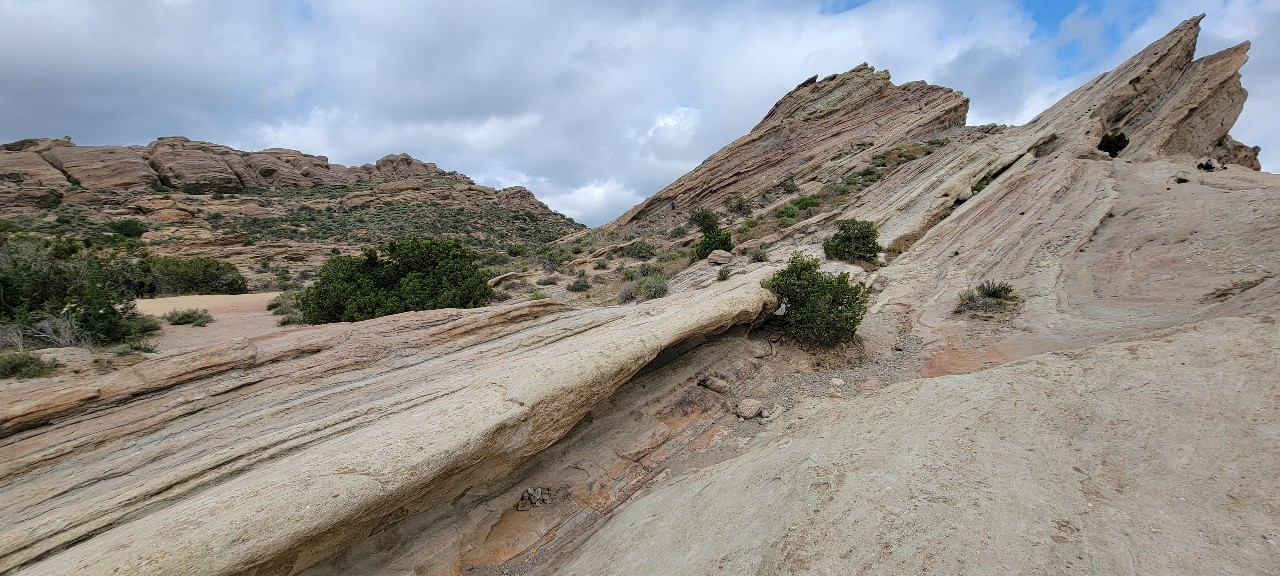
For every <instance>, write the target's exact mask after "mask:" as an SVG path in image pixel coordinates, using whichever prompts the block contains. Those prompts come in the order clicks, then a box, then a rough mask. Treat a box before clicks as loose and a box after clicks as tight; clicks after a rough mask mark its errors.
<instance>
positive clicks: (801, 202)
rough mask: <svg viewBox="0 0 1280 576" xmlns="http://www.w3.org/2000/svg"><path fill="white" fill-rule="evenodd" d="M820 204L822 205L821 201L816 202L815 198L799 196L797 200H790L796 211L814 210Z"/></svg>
mask: <svg viewBox="0 0 1280 576" xmlns="http://www.w3.org/2000/svg"><path fill="white" fill-rule="evenodd" d="M820 204H822V201H820V200H818V198H817V197H816V196H800V197H799V198H793V199H792V200H791V205H792V206H795V207H796V209H798V210H808V209H810V208H816V207H818V205H820Z"/></svg>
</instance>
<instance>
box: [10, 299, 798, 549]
mask: <svg viewBox="0 0 1280 576" xmlns="http://www.w3.org/2000/svg"><path fill="white" fill-rule="evenodd" d="M758 281H759V279H758V278H754V279H743V280H742V281H739V282H726V283H724V284H725V286H723V287H721V288H720V289H719V290H716V291H715V292H714V293H713V294H698V295H697V297H694V296H692V295H690V296H687V297H684V298H672V299H666V300H664V301H661V302H654V303H650V304H646V305H639V306H627V307H616V308H605V309H589V310H579V311H570V310H565V309H563V308H562V307H561V306H559V305H556V304H553V303H543V302H533V303H526V304H523V305H516V306H509V307H499V308H489V309H481V310H469V311H461V310H442V311H436V312H423V313H411V314H402V315H398V316H394V317H388V318H384V319H379V320H374V321H368V322H364V323H359V324H354V325H346V324H341V325H328V326H323V327H316V328H311V329H301V330H296V331H291V332H285V333H277V334H273V335H270V336H266V337H262V338H258V339H248V340H245V339H238V340H234V341H231V342H229V343H227V344H226V345H223V346H216V347H209V348H202V349H196V350H191V351H182V352H175V353H173V354H171V355H167V356H165V357H162V358H159V359H156V360H152V361H148V362H144V363H141V364H137V365H135V366H132V367H130V368H128V369H126V370H124V371H121V372H117V373H114V374H112V375H110V376H107V377H104V378H102V379H100V380H98V381H96V382H91V383H87V384H86V383H84V382H82V381H76V380H67V381H66V383H65V384H60V383H59V382H57V381H52V382H51V381H49V380H33V381H28V382H23V383H18V384H15V385H12V386H9V387H7V388H5V389H4V390H3V396H4V401H3V403H2V405H3V406H4V407H5V411H4V413H3V415H2V416H0V434H3V438H2V439H0V454H3V462H4V464H3V468H0V477H2V478H3V479H4V482H3V484H0V492H3V493H4V494H5V496H4V497H3V498H0V502H4V504H3V506H4V511H3V517H4V518H5V524H4V529H3V532H0V571H10V570H15V569H19V568H21V569H23V570H24V571H26V572H27V573H33V574H68V573H85V572H93V571H100V572H105V573H110V572H112V571H117V572H122V573H130V574H178V573H202V574H238V573H243V572H246V571H253V572H254V573H258V574H292V573H296V572H298V571H300V570H302V569H303V568H306V567H307V566H310V565H311V564H313V563H315V562H316V561H318V560H321V559H323V558H325V557H327V556H329V555H331V554H333V553H334V551H335V550H338V549H341V547H342V545H343V543H349V542H352V541H356V540H359V539H360V538H363V537H365V536H368V535H370V534H372V533H374V532H376V531H378V530H379V529H380V528H381V527H383V526H385V525H388V524H390V523H392V522H394V521H395V520H396V519H398V518H403V517H404V516H405V515H409V514H414V513H417V512H420V511H423V510H426V509H429V508H430V507H431V506H433V505H436V504H439V503H441V502H444V501H447V500H449V499H451V498H453V497H455V496H457V495H458V494H459V493H461V491H463V490H465V489H467V488H468V487H474V486H477V485H478V484H484V483H487V482H493V481H496V480H498V479H501V478H502V477H503V476H504V475H506V474H507V473H509V472H510V471H511V470H512V469H513V468H514V467H515V466H517V465H519V464H520V463H521V462H523V461H524V460H526V459H528V458H529V457H531V456H533V455H534V454H536V453H538V452H539V451H540V450H542V449H543V448H545V447H547V446H549V445H550V444H551V443H553V442H554V441H555V440H557V439H558V438H560V437H561V436H563V435H564V433H566V432H567V431H568V430H569V428H570V427H572V426H573V424H574V423H575V422H577V421H578V419H580V418H581V417H582V416H583V415H584V414H586V412H587V411H589V410H590V409H591V408H592V407H593V406H595V404H597V403H598V402H599V401H601V400H603V399H604V398H607V397H608V396H609V395H610V394H611V393H612V392H613V391H614V389H615V388H616V387H617V386H618V385H620V384H621V383H622V382H624V381H626V380H627V379H628V378H629V377H630V376H631V375H633V374H635V372H636V371H637V370H639V369H640V368H641V367H643V366H644V365H645V364H646V363H647V362H649V361H650V360H652V359H653V358H654V357H655V356H657V355H658V353H659V352H661V351H662V350H663V349H665V348H667V347H670V346H673V345H675V344H677V343H679V342H682V341H686V340H690V339H695V338H698V337H701V336H705V335H708V334H715V333H718V332H721V331H723V330H726V329H728V328H729V327H730V326H733V325H735V324H741V323H749V322H751V321H753V320H754V319H755V318H756V317H757V316H758V315H759V314H761V313H762V312H764V311H767V310H768V309H769V308H770V306H771V305H772V296H771V295H770V294H769V293H768V292H767V291H765V290H763V289H762V288H760V287H759V285H758ZM179 438H180V439H181V441H180V442H179V441H178V440H177V439H179ZM192 523H197V524H199V526H200V527H199V529H196V530H192V529H190V527H191V525H192ZM246 534H254V537H253V538H245V537H244V536H245V535H246ZM160 543H163V544H162V545H160Z"/></svg>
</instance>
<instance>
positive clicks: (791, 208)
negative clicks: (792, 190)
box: [773, 204, 800, 221]
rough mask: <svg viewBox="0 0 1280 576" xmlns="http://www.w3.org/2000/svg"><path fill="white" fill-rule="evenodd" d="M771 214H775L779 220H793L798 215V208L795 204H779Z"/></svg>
mask: <svg viewBox="0 0 1280 576" xmlns="http://www.w3.org/2000/svg"><path fill="white" fill-rule="evenodd" d="M773 214H774V215H775V216H777V217H778V219H779V220H783V219H789V220H792V221H794V220H795V219H796V218H798V217H799V216H800V208H799V207H797V206H796V205H795V204H783V205H782V206H779V207H778V209H777V210H774V211H773Z"/></svg>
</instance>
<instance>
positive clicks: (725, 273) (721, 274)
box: [716, 265, 733, 282]
mask: <svg viewBox="0 0 1280 576" xmlns="http://www.w3.org/2000/svg"><path fill="white" fill-rule="evenodd" d="M732 274H733V268H730V267H729V266H727V265H726V266H721V267H720V269H719V270H717V271H716V280H719V281H721V282H724V281H725V280H728V279H729V276H730V275H732Z"/></svg>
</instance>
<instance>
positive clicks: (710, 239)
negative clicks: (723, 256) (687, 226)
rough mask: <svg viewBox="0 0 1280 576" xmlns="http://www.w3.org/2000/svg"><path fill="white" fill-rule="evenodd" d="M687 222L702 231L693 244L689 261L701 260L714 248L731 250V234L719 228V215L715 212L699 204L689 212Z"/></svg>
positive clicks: (713, 250)
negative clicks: (699, 237)
mask: <svg viewBox="0 0 1280 576" xmlns="http://www.w3.org/2000/svg"><path fill="white" fill-rule="evenodd" d="M689 222H690V223H692V224H693V225H694V226H697V227H698V229H699V230H701V231H702V238H701V239H700V240H698V243H697V244H696V245H694V247H693V253H692V254H690V256H689V261H690V262H697V261H698V260H702V259H703V258H706V257H707V255H708V254H711V253H712V252H715V251H716V250H724V251H726V252H728V251H730V250H733V235H732V233H730V232H729V231H728V230H721V229H720V216H719V215H718V214H716V213H715V212H712V211H711V210H710V209H708V208H704V207H701V206H699V207H697V208H694V209H693V211H692V212H690V213H689Z"/></svg>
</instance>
